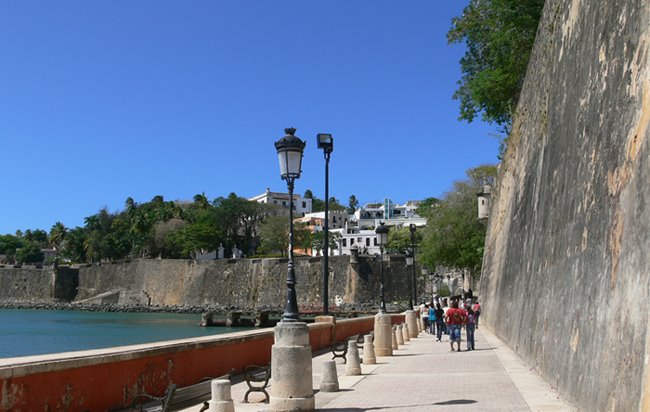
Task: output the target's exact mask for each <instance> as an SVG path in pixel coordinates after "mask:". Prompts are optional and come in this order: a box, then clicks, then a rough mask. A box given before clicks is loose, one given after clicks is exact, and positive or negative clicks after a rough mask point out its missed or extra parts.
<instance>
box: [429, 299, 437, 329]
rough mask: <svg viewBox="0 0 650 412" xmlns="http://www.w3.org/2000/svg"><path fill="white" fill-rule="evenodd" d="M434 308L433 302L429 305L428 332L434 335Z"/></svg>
mask: <svg viewBox="0 0 650 412" xmlns="http://www.w3.org/2000/svg"><path fill="white" fill-rule="evenodd" d="M436 320H437V319H436V310H435V309H434V307H433V304H431V306H430V307H429V333H430V334H432V335H434V334H435V333H436Z"/></svg>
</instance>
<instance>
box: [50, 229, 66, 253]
mask: <svg viewBox="0 0 650 412" xmlns="http://www.w3.org/2000/svg"><path fill="white" fill-rule="evenodd" d="M67 234H68V228H67V227H65V225H64V224H63V223H61V222H56V223H55V224H54V225H53V226H52V228H51V229H50V235H49V240H50V245H52V247H54V248H56V250H57V251H59V252H60V251H61V250H63V244H64V242H65V238H66V235H67Z"/></svg>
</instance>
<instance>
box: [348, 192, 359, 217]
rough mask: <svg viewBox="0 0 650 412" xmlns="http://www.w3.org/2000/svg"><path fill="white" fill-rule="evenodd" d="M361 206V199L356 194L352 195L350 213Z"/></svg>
mask: <svg viewBox="0 0 650 412" xmlns="http://www.w3.org/2000/svg"><path fill="white" fill-rule="evenodd" d="M358 208H359V201H358V200H357V197H356V196H355V195H350V198H349V199H348V213H349V214H353V213H354V212H356V211H357V209H358Z"/></svg>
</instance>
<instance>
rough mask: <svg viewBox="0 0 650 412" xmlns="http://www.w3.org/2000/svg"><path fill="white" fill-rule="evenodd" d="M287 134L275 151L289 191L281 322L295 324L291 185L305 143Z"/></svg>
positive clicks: (291, 132)
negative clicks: (287, 245) (287, 260)
mask: <svg viewBox="0 0 650 412" xmlns="http://www.w3.org/2000/svg"><path fill="white" fill-rule="evenodd" d="M284 132H285V133H286V134H287V135H286V136H284V137H283V138H281V139H280V140H278V141H277V142H275V149H276V150H277V151H278V161H279V163H280V176H281V177H282V179H283V180H286V181H287V188H288V189H289V264H288V273H287V304H286V307H285V309H284V315H283V317H282V322H297V321H299V320H300V316H299V314H298V300H297V298H296V272H295V271H294V268H293V184H294V181H295V180H296V179H299V178H300V172H301V171H302V170H301V168H302V154H303V151H304V150H305V146H306V144H307V143H306V142H304V141H302V140H300V139H299V138H298V137H296V136H295V133H296V129H294V128H293V127H290V128H287V129H284Z"/></svg>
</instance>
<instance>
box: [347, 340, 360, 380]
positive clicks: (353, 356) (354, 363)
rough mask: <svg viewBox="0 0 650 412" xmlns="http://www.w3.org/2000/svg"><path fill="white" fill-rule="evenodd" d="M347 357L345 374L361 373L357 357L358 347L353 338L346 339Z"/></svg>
mask: <svg viewBox="0 0 650 412" xmlns="http://www.w3.org/2000/svg"><path fill="white" fill-rule="evenodd" d="M347 359H348V361H347V363H346V364H345V374H346V375H350V376H353V375H361V360H360V359H359V349H358V348H357V341H355V340H350V341H348V355H347Z"/></svg>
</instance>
